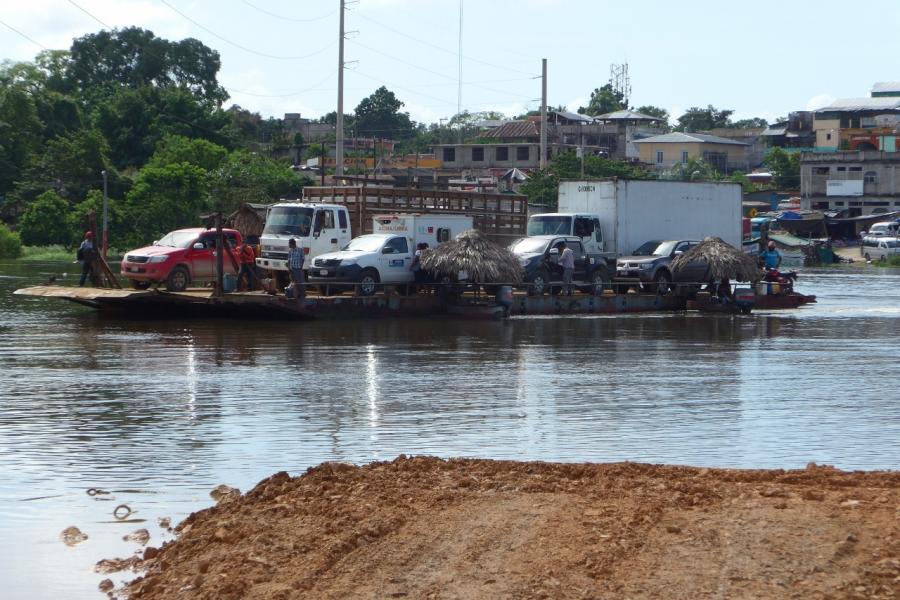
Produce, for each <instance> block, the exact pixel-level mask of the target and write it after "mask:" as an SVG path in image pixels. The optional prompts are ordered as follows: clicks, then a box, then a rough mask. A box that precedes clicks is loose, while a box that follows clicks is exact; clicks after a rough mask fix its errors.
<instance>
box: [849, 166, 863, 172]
mask: <svg viewBox="0 0 900 600" xmlns="http://www.w3.org/2000/svg"><path fill="white" fill-rule="evenodd" d="M848 170H849V171H853V172H859V171H862V167H850V168H849V169H848Z"/></svg>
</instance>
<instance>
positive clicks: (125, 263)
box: [122, 227, 241, 292]
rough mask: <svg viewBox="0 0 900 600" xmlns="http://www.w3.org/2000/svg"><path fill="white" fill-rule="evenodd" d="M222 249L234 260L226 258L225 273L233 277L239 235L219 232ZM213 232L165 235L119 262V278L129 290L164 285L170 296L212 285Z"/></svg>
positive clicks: (185, 231) (182, 231) (196, 230)
mask: <svg viewBox="0 0 900 600" xmlns="http://www.w3.org/2000/svg"><path fill="white" fill-rule="evenodd" d="M222 232H223V233H224V235H225V245H226V246H227V247H228V251H229V252H230V253H231V255H232V257H234V260H231V259H230V258H228V256H227V255H226V256H225V257H224V258H225V261H224V264H225V273H231V274H233V275H237V271H235V267H234V265H235V264H240V263H239V260H240V246H241V234H240V232H238V231H236V230H234V229H223V230H222ZM215 250H216V232H215V230H214V229H203V228H201V227H195V228H193V229H178V230H176V231H173V232H171V233H168V234H166V236H165V237H163V238H162V239H161V240H159V241H156V242H153V245H152V246H146V247H144V248H138V249H137V250H132V251H130V252H129V253H128V254H126V255H125V258H123V259H122V277H124V278H125V279H128V280H129V281H131V285H132V287H134V288H135V289H139V290H144V289H147V288H148V287H150V286H151V285H153V284H159V283H164V284H165V285H166V289H167V290H169V291H170V292H180V291H183V290H184V289H186V288H187V287H188V285H190V284H192V283H205V282H208V281H215V278H216V252H215Z"/></svg>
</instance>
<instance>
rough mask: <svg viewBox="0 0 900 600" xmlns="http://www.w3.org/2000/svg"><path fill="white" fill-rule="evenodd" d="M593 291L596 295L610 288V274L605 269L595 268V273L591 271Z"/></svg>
mask: <svg viewBox="0 0 900 600" xmlns="http://www.w3.org/2000/svg"><path fill="white" fill-rule="evenodd" d="M590 281H591V290H590V291H591V293H592V294H594V295H595V296H599V295H601V294H602V293H603V291H604V290H606V289H608V288H609V283H610V280H609V276H608V275H607V274H606V270H605V269H602V268H600V269H595V270H594V272H593V273H591V279H590Z"/></svg>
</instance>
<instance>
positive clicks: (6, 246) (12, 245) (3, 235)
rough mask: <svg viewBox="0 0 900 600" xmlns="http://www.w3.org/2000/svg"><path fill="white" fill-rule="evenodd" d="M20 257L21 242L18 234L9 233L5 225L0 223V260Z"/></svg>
mask: <svg viewBox="0 0 900 600" xmlns="http://www.w3.org/2000/svg"><path fill="white" fill-rule="evenodd" d="M20 256H22V240H21V239H19V234H18V233H16V232H14V231H10V230H9V227H7V226H6V224H5V223H3V222H0V258H19V257H20Z"/></svg>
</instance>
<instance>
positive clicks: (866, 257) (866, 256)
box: [863, 252, 872, 260]
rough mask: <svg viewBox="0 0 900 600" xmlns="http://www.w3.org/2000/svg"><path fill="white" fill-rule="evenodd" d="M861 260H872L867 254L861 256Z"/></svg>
mask: <svg viewBox="0 0 900 600" xmlns="http://www.w3.org/2000/svg"><path fill="white" fill-rule="evenodd" d="M863 258H865V259H866V260H872V257H871V256H869V253H868V252H866V254H865V256H863Z"/></svg>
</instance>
